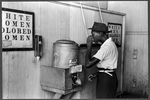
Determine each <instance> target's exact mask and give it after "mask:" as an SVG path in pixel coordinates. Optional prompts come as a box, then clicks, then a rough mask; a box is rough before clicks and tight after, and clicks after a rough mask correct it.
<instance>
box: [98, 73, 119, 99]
mask: <svg viewBox="0 0 150 100" xmlns="http://www.w3.org/2000/svg"><path fill="white" fill-rule="evenodd" d="M110 73H111V74H112V75H113V76H110V75H108V74H106V73H104V72H98V76H97V86H96V98H97V99H99V98H115V96H116V92H117V87H118V79H117V76H116V73H115V72H110Z"/></svg>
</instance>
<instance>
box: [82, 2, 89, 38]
mask: <svg viewBox="0 0 150 100" xmlns="http://www.w3.org/2000/svg"><path fill="white" fill-rule="evenodd" d="M80 6H81V13H82V18H83V22H84V26H85V31H86V35H87V37H88V32H87V27H86V22H85V17H84V13H83V7H82V4H81V2H80Z"/></svg>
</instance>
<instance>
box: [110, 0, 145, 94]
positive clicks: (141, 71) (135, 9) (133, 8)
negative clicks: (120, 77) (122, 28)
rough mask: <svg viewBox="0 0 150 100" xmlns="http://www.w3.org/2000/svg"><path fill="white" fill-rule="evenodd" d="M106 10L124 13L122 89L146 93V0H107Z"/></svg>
mask: <svg viewBox="0 0 150 100" xmlns="http://www.w3.org/2000/svg"><path fill="white" fill-rule="evenodd" d="M108 10H114V11H119V12H123V13H126V33H125V34H126V35H125V60H124V91H125V92H130V93H136V94H140V95H148V1H108ZM134 50H137V55H135V56H137V59H134V55H133V54H134Z"/></svg>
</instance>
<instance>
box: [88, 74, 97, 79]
mask: <svg viewBox="0 0 150 100" xmlns="http://www.w3.org/2000/svg"><path fill="white" fill-rule="evenodd" d="M96 77H97V73H92V74H90V75H89V77H88V81H92V80H93V79H94V78H96Z"/></svg>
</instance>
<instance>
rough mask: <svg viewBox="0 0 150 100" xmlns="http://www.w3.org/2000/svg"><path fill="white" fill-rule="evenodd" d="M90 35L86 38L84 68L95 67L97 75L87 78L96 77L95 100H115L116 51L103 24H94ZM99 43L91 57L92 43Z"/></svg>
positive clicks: (116, 82) (116, 81) (116, 84)
mask: <svg viewBox="0 0 150 100" xmlns="http://www.w3.org/2000/svg"><path fill="white" fill-rule="evenodd" d="M89 29H91V33H92V35H90V36H88V38H87V52H86V61H85V66H86V68H90V67H92V66H94V65H97V68H98V73H97V74H92V75H90V76H89V80H92V79H93V78H94V77H97V85H96V98H97V99H99V98H115V95H116V90H117V86H118V80H117V76H116V73H115V69H116V68H117V61H118V50H117V47H116V45H115V43H114V42H113V41H112V38H108V35H107V33H109V32H110V31H108V27H107V26H106V25H105V24H104V23H98V22H94V25H93V27H92V28H89ZM93 41H94V42H95V43H98V42H101V43H102V45H101V47H100V49H99V50H98V51H97V53H96V54H95V55H94V56H93V57H91V49H92V42H93Z"/></svg>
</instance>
